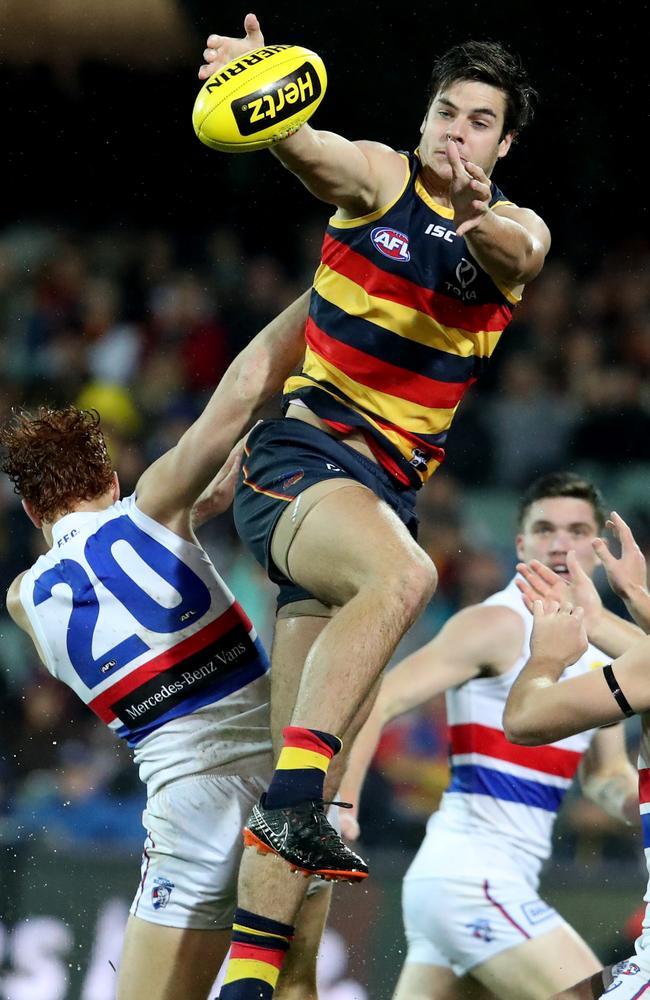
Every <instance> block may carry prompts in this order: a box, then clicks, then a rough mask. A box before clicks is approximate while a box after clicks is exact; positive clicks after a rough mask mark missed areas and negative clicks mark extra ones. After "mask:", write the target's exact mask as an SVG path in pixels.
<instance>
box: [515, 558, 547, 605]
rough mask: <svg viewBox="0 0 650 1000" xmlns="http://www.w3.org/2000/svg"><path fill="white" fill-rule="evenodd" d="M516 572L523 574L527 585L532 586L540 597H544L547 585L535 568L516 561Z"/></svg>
mask: <svg viewBox="0 0 650 1000" xmlns="http://www.w3.org/2000/svg"><path fill="white" fill-rule="evenodd" d="M517 572H518V573H519V574H520V575H521V576H523V578H524V580H526V582H527V583H528V584H529V586H530V587H531V588H533V589H534V590H535V591H536V592H537V594H538V595H539V596H540V597H544V595H545V594H546V590H547V586H546V583H545V581H544V580H542V578H541V577H540V575H539V573H537V572H536V570H534V569H533V568H532V567H531V566H529V565H528V563H517Z"/></svg>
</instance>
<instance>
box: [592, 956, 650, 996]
mask: <svg viewBox="0 0 650 1000" xmlns="http://www.w3.org/2000/svg"><path fill="white" fill-rule="evenodd" d="M600 995H601V997H604V1000H610V997H612V1000H614V997H615V998H616V1000H637V997H643V998H644V1000H650V974H648V973H647V972H644V971H643V969H641V968H640V967H639V964H638V959H637V957H636V955H633V956H632V958H627V959H626V960H625V961H624V962H617V963H616V965H610V966H608V968H606V969H603V992H602V993H601V994H600Z"/></svg>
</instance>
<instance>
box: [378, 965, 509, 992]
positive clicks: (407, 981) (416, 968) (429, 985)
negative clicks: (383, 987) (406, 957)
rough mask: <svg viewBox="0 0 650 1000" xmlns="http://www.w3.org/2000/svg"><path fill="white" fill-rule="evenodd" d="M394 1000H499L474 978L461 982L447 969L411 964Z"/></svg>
mask: <svg viewBox="0 0 650 1000" xmlns="http://www.w3.org/2000/svg"><path fill="white" fill-rule="evenodd" d="M393 1000H495V996H494V994H493V993H490V991H489V990H487V989H486V988H485V987H484V986H482V985H481V983H479V982H477V981H476V980H474V979H472V978H471V976H463V977H462V978H459V977H458V976H456V974H455V973H454V972H452V970H451V969H449V968H447V967H445V966H441V965H427V964H426V963H422V962H407V963H406V964H405V965H404V967H403V968H402V971H401V973H400V977H399V980H398V982H397V986H396V987H395V993H394V994H393Z"/></svg>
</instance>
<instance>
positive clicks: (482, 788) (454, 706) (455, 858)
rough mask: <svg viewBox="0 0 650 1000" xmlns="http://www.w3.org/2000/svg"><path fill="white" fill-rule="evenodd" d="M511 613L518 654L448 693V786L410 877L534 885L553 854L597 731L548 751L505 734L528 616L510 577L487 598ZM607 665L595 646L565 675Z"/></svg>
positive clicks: (526, 647) (525, 648) (527, 633)
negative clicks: (559, 822)
mask: <svg viewBox="0 0 650 1000" xmlns="http://www.w3.org/2000/svg"><path fill="white" fill-rule="evenodd" d="M483 603H484V604H486V605H500V606H506V607H509V608H512V609H513V610H514V611H516V612H517V614H519V615H521V618H522V621H523V623H524V626H525V636H524V643H523V645H522V652H521V656H520V657H519V659H518V660H517V662H516V663H515V664H514V666H513V667H512V668H511V669H510V670H509V671H507V673H505V674H502V675H500V676H498V677H481V678H475V679H473V680H470V681H467V682H466V683H465V684H462V685H461V686H460V687H457V688H453V689H452V690H450V691H448V692H447V694H446V703H447V724H448V727H449V740H450V766H451V781H450V784H449V787H448V788H447V790H446V792H445V793H444V795H443V797H442V800H441V803H440V807H439V809H438V811H437V812H436V813H434V814H433V816H432V817H431V818H430V820H429V822H428V824H427V834H426V837H425V839H424V842H423V844H422V847H421V848H420V850H419V852H418V854H417V855H416V857H415V859H414V861H413V863H412V864H411V867H410V868H409V870H408V872H407V875H406V878H407V879H408V878H427V877H429V878H430V877H434V876H436V877H438V876H440V877H443V876H444V877H449V876H450V875H453V877H455V878H462V877H463V876H466V877H468V878H475V877H485V876H486V873H487V874H488V875H490V876H494V875H496V874H498V875H499V876H500V877H501V878H508V876H510V877H511V878H515V877H516V878H518V879H521V877H522V876H523V877H524V878H525V879H526V880H527V881H528V882H530V884H531V885H535V886H536V884H537V881H538V879H539V871H540V868H541V866H542V863H543V861H544V860H545V859H546V858H547V857H548V856H549V854H550V852H551V834H552V832H553V825H554V823H555V819H556V815H557V811H558V809H559V807H560V804H561V802H562V799H563V798H564V795H565V794H566V791H567V789H568V788H569V786H570V785H571V782H572V779H573V777H574V775H575V773H576V771H577V769H578V765H579V763H580V759H581V757H582V755H583V753H584V752H585V750H586V749H587V747H588V746H589V744H590V742H591V739H592V737H593V734H594V730H590V731H589V732H587V733H581V734H580V735H577V736H571V737H569V738H568V739H564V740H560V741H558V742H557V743H553V744H551V745H550V746H542V747H521V746H515V745H514V744H512V743H509V742H508V740H507V739H506V737H505V734H504V732H503V710H504V707H505V703H506V699H507V697H508V693H509V691H510V688H511V687H512V685H513V683H514V681H515V678H516V677H517V675H518V674H519V672H520V671H521V669H522V668H523V666H524V664H525V663H526V662H527V660H528V656H529V642H530V634H531V631H532V625H533V616H532V615H531V614H530V612H529V611H528V609H527V608H526V606H525V604H524V601H523V598H522V595H521V593H520V591H519V590H518V589H517V586H516V584H515V581H514V579H513V580H512V581H511V582H510V583H509V584H508V586H507V587H506V588H505V590H502V591H500V592H499V593H497V594H493V595H492V596H491V597H488V598H487V600H486V601H484V602H483ZM607 662H609V661H608V658H607V657H606V656H605V655H604V654H603V653H602V652H601V651H600V650H599V649H596V647H595V646H591V645H590V646H589V648H588V650H587V652H586V653H585V654H584V656H582V657H581V658H580V660H578V662H577V663H575V664H574V665H573V666H571V667H569V668H568V670H566V671H565V673H564V674H563V677H573V676H576V675H577V674H581V673H583V672H584V671H587V670H590V669H593V668H595V667H597V666H602V665H603V664H605V663H607Z"/></svg>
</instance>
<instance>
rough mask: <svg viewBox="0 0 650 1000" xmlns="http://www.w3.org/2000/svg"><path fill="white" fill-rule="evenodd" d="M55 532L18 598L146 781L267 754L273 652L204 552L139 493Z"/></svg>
mask: <svg viewBox="0 0 650 1000" xmlns="http://www.w3.org/2000/svg"><path fill="white" fill-rule="evenodd" d="M52 536H53V537H52V547H51V549H50V550H49V551H48V552H47V553H45V554H44V555H42V556H40V557H39V559H37V561H36V562H35V563H34V565H33V566H32V567H31V569H29V570H28V571H27V573H25V574H24V576H23V578H22V581H21V585H20V600H21V604H22V606H23V608H24V609H25V612H26V614H27V617H28V619H29V621H30V624H31V626H32V629H33V632H34V635H35V637H36V640H37V643H38V646H39V649H40V651H41V654H42V656H43V660H44V663H45V666H46V667H47V669H48V670H49V671H50V673H51V674H53V675H54V676H55V677H57V678H58V679H59V680H61V681H63V682H64V683H65V684H67V685H68V686H69V687H70V688H72V690H73V691H75V692H76V694H77V695H78V696H79V697H80V698H81V699H82V700H83V701H84V702H85V703H86V704H87V705H88V706H89V708H91V709H92V710H93V711H94V712H95V713H96V715H98V716H99V718H100V719H101V720H102V721H103V722H105V723H106V725H107V726H108V727H109V729H111V730H112V731H113V732H114V733H115V734H116V736H120V737H122V738H123V739H125V740H127V741H128V743H129V745H130V746H131V747H133V748H134V749H135V762H136V764H138V765H139V767H140V776H141V778H142V780H143V781H145V782H146V783H147V785H148V787H149V791H150V793H151V794H153V792H154V791H155V790H156V789H157V788H158V787H160V785H161V784H163V783H165V782H167V781H170V780H176V779H177V778H179V777H184V776H186V775H188V774H196V773H200V772H201V771H215V772H216V771H219V770H224V769H226V770H227V773H233V771H234V770H235V771H236V773H238V774H246V773H251V771H250V770H248V771H247V770H245V768H247V767H249V765H250V766H251V767H254V768H256V767H258V765H259V763H260V762H262V763H263V764H264V766H266V764H267V758H268V756H269V751H270V748H271V742H270V732H269V678H268V669H269V663H268V660H267V657H266V653H265V651H264V649H263V647H262V645H261V643H260V641H259V639H258V637H257V634H256V632H255V629H254V628H253V625H252V623H251V622H250V621H249V619H248V617H247V615H246V614H245V612H244V611H243V609H242V608H241V607H240V606H239V604H238V603H237V601H236V600H235V598H234V596H233V594H232V593H231V592H230V591H229V590H228V588H227V586H226V584H225V583H224V581H223V580H222V579H221V578H220V577H219V575H218V574H217V572H216V570H215V568H214V566H213V565H212V563H211V561H210V559H209V558H208V556H207V553H206V552H205V551H204V550H203V549H202V548H201V547H200V546H199V545H197V544H194V543H192V542H190V541H187V540H185V539H183V538H180V537H179V536H178V535H176V534H174V533H173V532H172V531H170V530H169V529H168V528H166V527H165V526H164V525H162V524H159V523H158V522H157V521H154V520H153V519H152V518H150V517H148V516H147V515H146V514H144V513H143V512H142V511H141V510H140V509H139V508H138V506H137V504H136V501H135V497H134V496H130V497H127V498H126V499H125V500H119V501H117V502H116V503H114V504H113V505H112V506H111V507H109V508H107V509H106V510H96V511H77V512H75V513H71V514H67V515H66V516H65V517H63V518H61V519H60V520H59V521H57V522H56V523H55V524H54V525H53V527H52ZM228 769H229V770H228ZM252 773H258V772H255V771H253V772H252Z"/></svg>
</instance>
